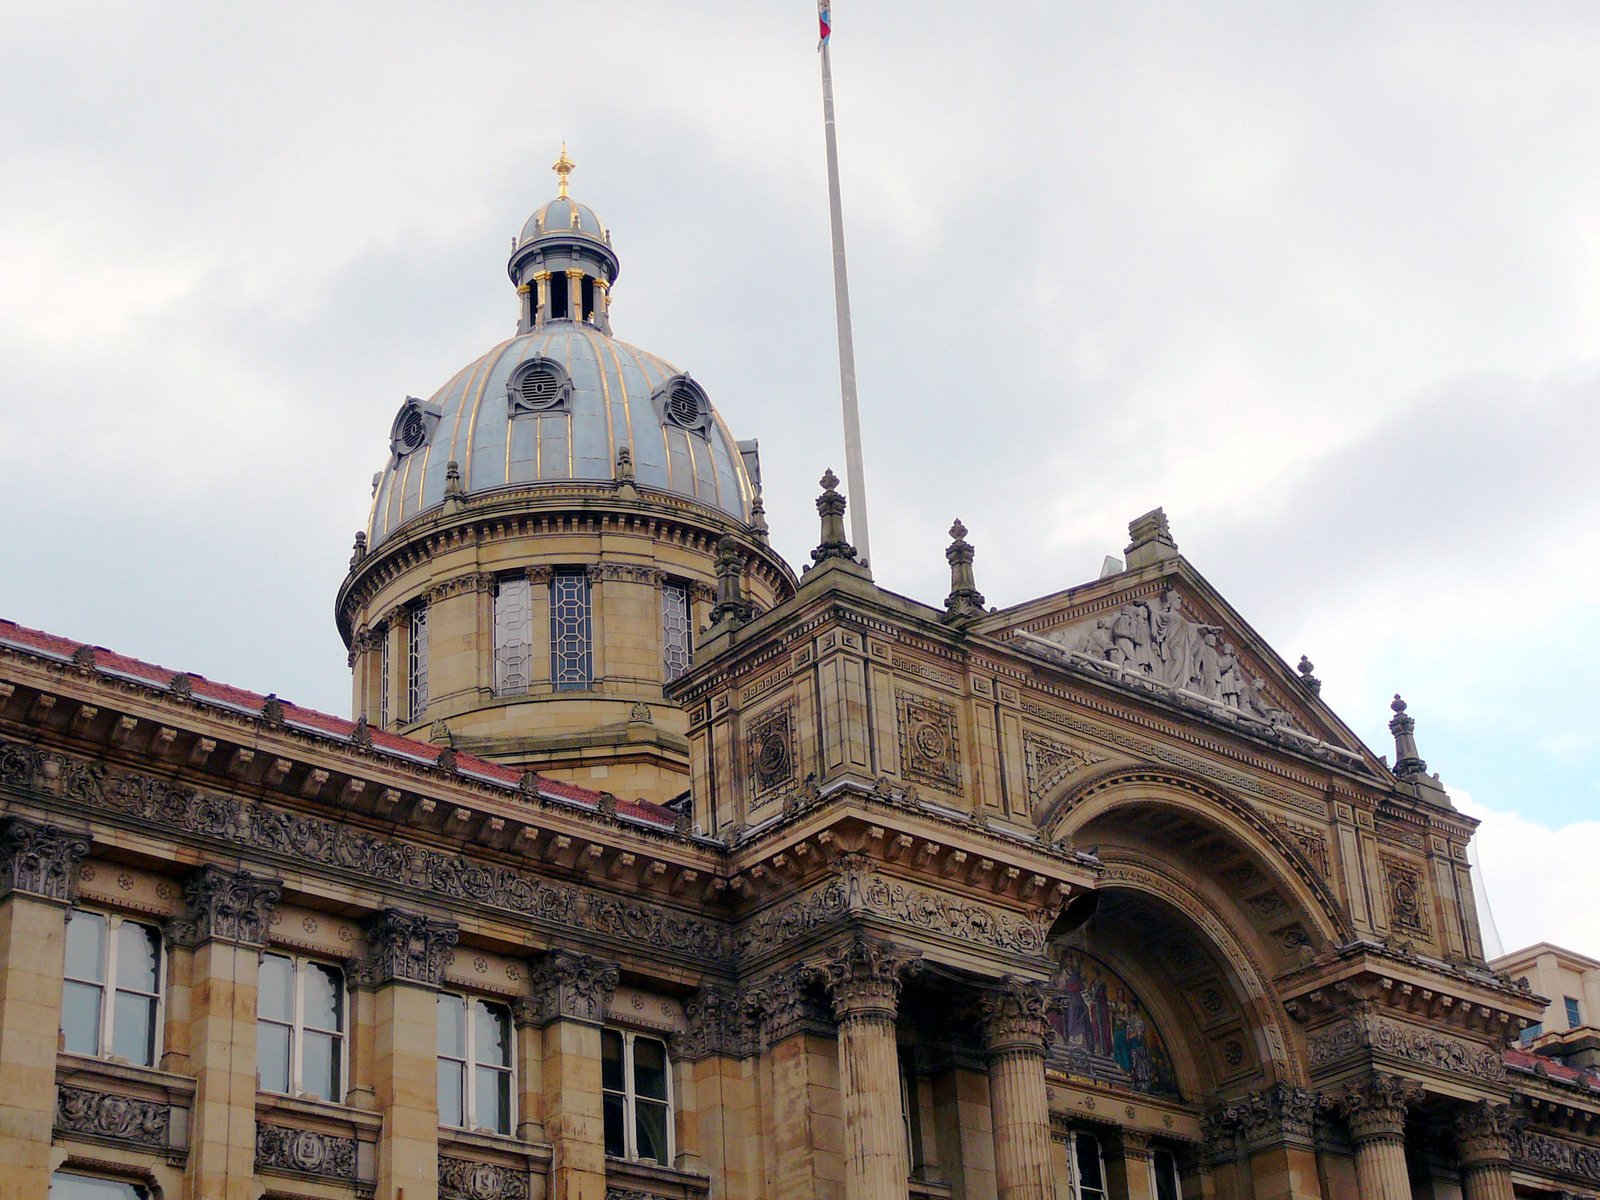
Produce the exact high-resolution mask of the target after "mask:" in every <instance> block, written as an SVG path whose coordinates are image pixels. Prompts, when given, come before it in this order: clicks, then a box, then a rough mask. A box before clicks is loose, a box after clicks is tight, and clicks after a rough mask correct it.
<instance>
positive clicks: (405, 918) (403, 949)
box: [355, 908, 461, 987]
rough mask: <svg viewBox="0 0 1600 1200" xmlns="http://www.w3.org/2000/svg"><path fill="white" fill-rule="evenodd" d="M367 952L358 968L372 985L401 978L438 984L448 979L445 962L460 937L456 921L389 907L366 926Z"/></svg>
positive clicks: (430, 984)
mask: <svg viewBox="0 0 1600 1200" xmlns="http://www.w3.org/2000/svg"><path fill="white" fill-rule="evenodd" d="M363 931H364V933H365V934H366V939H367V956H366V958H365V960H363V961H362V962H361V963H360V964H359V965H358V968H357V970H356V972H355V974H356V975H357V977H358V978H359V980H360V982H361V983H363V984H366V985H368V986H371V987H378V986H380V985H382V984H385V983H390V982H394V981H399V982H403V983H421V984H426V985H427V986H429V987H438V986H439V985H440V984H442V983H443V982H444V964H445V960H446V958H448V957H449V954H450V949H451V947H453V946H454V945H455V944H456V942H457V941H458V940H460V937H461V932H460V928H459V927H458V926H457V925H456V923H455V922H454V921H441V920H437V919H436V918H433V917H423V916H418V915H416V914H414V913H408V912H402V911H401V910H400V909H398V908H386V909H384V910H383V911H382V912H380V913H378V914H377V915H376V916H374V917H372V918H370V919H369V920H368V921H367V922H366V924H365V925H364V926H363Z"/></svg>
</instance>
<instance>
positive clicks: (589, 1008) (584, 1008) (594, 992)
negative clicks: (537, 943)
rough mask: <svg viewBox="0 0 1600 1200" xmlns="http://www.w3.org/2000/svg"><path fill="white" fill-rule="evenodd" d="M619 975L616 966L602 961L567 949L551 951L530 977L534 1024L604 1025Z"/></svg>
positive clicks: (539, 962) (540, 961) (536, 966)
mask: <svg viewBox="0 0 1600 1200" xmlns="http://www.w3.org/2000/svg"><path fill="white" fill-rule="evenodd" d="M620 974H621V973H620V972H619V971H618V969H617V964H616V963H611V962H606V961H605V960H604V959H601V958H594V957H592V956H590V955H587V954H573V953H571V952H570V951H567V950H552V951H550V953H548V954H546V955H545V956H544V957H543V958H541V959H540V960H539V961H538V963H537V964H536V965H535V966H534V968H533V971H532V974H531V979H530V982H531V984H532V987H533V1001H532V1015H533V1023H534V1024H535V1025H548V1024H549V1023H550V1022H551V1021H588V1022H590V1023H591V1024H594V1025H599V1024H601V1023H603V1022H604V1021H605V1019H606V1010H607V1009H608V1008H609V1007H610V1006H611V997H612V996H613V995H614V994H615V993H616V990H617V980H618V978H619V977H620Z"/></svg>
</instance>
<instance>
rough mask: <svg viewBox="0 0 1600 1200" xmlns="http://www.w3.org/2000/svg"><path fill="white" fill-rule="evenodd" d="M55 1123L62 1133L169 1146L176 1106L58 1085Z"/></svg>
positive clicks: (162, 1147) (163, 1147) (138, 1143)
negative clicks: (168, 1137) (168, 1139)
mask: <svg viewBox="0 0 1600 1200" xmlns="http://www.w3.org/2000/svg"><path fill="white" fill-rule="evenodd" d="M55 1126H56V1128H57V1129H58V1130H60V1131H61V1132H62V1133H76V1134H82V1135H86V1136H88V1137H97V1138H109V1139H110V1140H112V1141H116V1142H128V1143H130V1144H131V1145H135V1146H154V1147H157V1148H158V1149H165V1148H166V1146H167V1135H168V1130H169V1129H170V1128H171V1126H172V1109H171V1108H170V1107H169V1106H168V1105H165V1104H162V1103H160V1102H159V1101H156V1100H140V1099H137V1098H135V1097H133V1096H118V1095H115V1094H114V1093H111V1092H96V1091H91V1090H90V1089H88V1088H80V1087H70V1086H68V1085H67V1084H64V1083H61V1084H57V1085H56V1119H55Z"/></svg>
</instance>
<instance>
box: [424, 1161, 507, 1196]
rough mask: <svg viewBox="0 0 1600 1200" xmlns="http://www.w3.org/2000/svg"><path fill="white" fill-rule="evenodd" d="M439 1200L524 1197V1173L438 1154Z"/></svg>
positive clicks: (497, 1164)
mask: <svg viewBox="0 0 1600 1200" xmlns="http://www.w3.org/2000/svg"><path fill="white" fill-rule="evenodd" d="M439 1200H528V1173H527V1172H526V1171H519V1170H517V1169H516V1168H515V1167H507V1166H502V1165H501V1164H499V1163H487V1162H475V1161H473V1160H472V1159H467V1158H449V1157H446V1156H445V1155H443V1154H441V1155H440V1156H439Z"/></svg>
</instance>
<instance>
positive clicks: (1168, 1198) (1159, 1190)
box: [1151, 1150, 1179, 1200]
mask: <svg viewBox="0 0 1600 1200" xmlns="http://www.w3.org/2000/svg"><path fill="white" fill-rule="evenodd" d="M1151 1162H1152V1163H1153V1164H1154V1166H1155V1173H1156V1200H1179V1197H1178V1192H1179V1188H1178V1160H1177V1159H1176V1158H1174V1157H1173V1156H1172V1152H1171V1151H1170V1150H1157V1151H1156V1152H1155V1153H1154V1154H1153V1155H1152V1156H1151Z"/></svg>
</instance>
